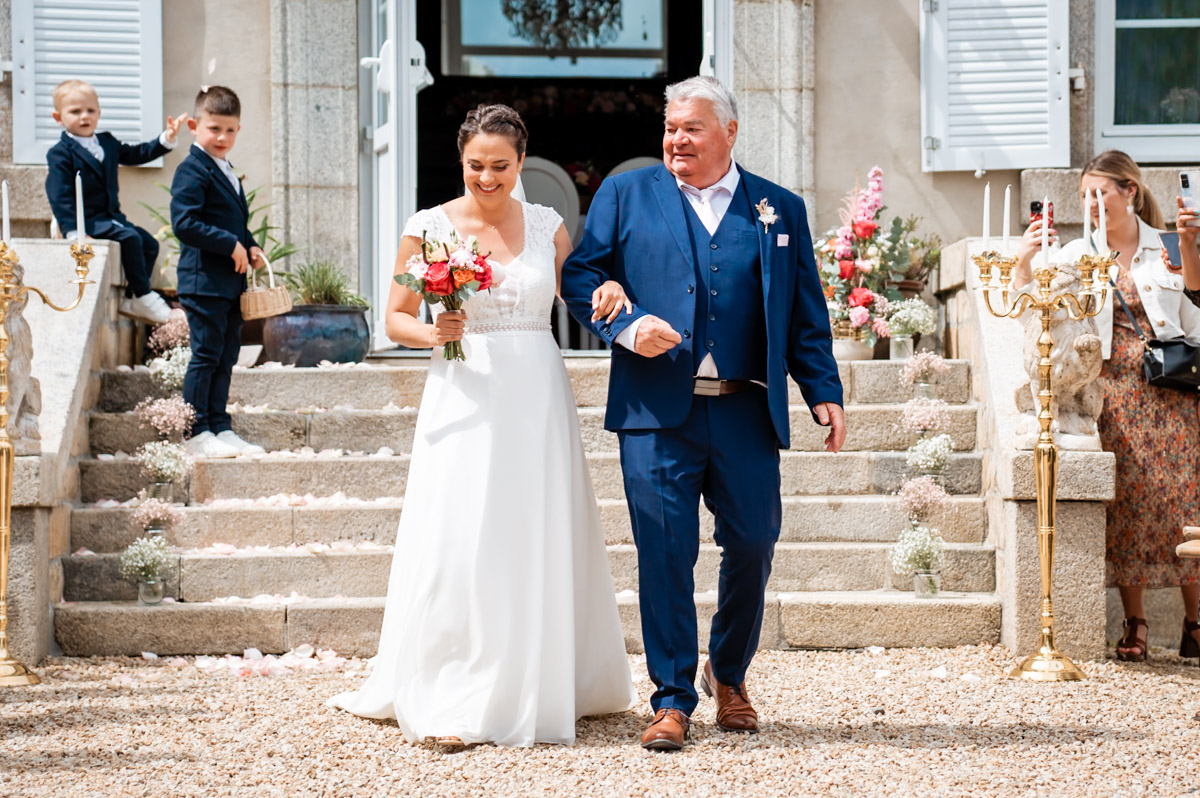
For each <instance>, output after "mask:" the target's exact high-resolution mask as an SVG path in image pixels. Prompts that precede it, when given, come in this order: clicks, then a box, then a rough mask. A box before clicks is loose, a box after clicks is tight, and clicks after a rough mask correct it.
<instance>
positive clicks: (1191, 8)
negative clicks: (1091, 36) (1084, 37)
mask: <svg viewBox="0 0 1200 798" xmlns="http://www.w3.org/2000/svg"><path fill="white" fill-rule="evenodd" d="M1096 73H1097V74H1096V149H1097V150H1107V149H1119V150H1125V151H1126V152H1128V153H1129V154H1130V155H1131V156H1133V158H1134V159H1136V160H1138V161H1149V162H1155V161H1157V162H1169V161H1194V160H1196V159H1197V158H1200V0H1098V1H1097V3H1096Z"/></svg>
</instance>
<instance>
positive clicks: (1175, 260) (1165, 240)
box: [1158, 231, 1183, 267]
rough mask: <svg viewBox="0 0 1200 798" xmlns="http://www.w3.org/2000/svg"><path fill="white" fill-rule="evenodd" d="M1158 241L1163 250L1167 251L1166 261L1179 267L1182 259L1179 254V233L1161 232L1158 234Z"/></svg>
mask: <svg viewBox="0 0 1200 798" xmlns="http://www.w3.org/2000/svg"><path fill="white" fill-rule="evenodd" d="M1158 240H1159V241H1161V242H1162V245H1163V249H1165V250H1166V251H1167V260H1169V261H1171V265H1172V266H1176V267H1178V266H1181V265H1182V264H1183V257H1182V256H1181V255H1180V254H1179V233H1176V232H1173V231H1163V232H1161V233H1159V234H1158Z"/></svg>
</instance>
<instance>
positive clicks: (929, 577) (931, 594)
mask: <svg viewBox="0 0 1200 798" xmlns="http://www.w3.org/2000/svg"><path fill="white" fill-rule="evenodd" d="M941 590H942V575H941V574H938V573H933V572H931V571H918V572H917V573H915V574H913V594H914V595H915V596H916V597H917V598H937V596H938V594H939V593H940V592H941Z"/></svg>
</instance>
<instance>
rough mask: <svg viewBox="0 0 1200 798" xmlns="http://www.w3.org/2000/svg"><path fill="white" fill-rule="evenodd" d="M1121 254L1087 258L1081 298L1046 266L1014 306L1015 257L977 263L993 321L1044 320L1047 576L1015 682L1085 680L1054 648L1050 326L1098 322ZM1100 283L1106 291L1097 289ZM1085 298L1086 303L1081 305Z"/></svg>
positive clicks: (1041, 416)
mask: <svg viewBox="0 0 1200 798" xmlns="http://www.w3.org/2000/svg"><path fill="white" fill-rule="evenodd" d="M1116 257H1117V253H1115V252H1109V253H1107V254H1105V255H1084V256H1083V257H1082V258H1080V260H1079V263H1078V264H1077V266H1078V268H1079V274H1080V281H1081V283H1082V285H1083V290H1082V291H1080V292H1079V296H1076V295H1075V294H1074V293H1072V292H1070V291H1063V292H1061V293H1057V294H1054V293H1052V291H1051V288H1050V284H1051V282H1053V280H1054V277H1055V275H1056V274H1057V273H1058V269H1057V268H1055V267H1054V266H1053V265H1052V264H1049V263H1045V264H1043V265H1042V266H1040V267H1038V268H1037V269H1035V270H1034V272H1033V277H1034V281H1035V282H1036V287H1035V288H1034V292H1033V293H1029V292H1028V291H1024V290H1022V291H1021V292H1019V293H1017V295H1016V296H1015V297H1014V298H1013V299H1012V300H1011V301H1010V300H1009V293H1010V291H1009V288H1010V285H1011V283H1012V272H1013V268H1014V267H1015V266H1016V265H1017V259H1016V258H1015V257H1007V258H1006V257H1001V256H1000V255H999V254H998V253H996V252H984V253H983V254H981V255H975V256H974V257H973V258H972V260H974V261H975V265H976V266H978V267H979V278H980V282H981V283H982V285H980V286H979V288H980V289H982V290H983V299H984V303H985V304H986V305H987V309H988V311H990V312H991V314H992V315H993V316H997V317H999V318H1010V319H1016V318H1019V317H1020V316H1022V315H1023V314H1024V313H1025V311H1027V310H1032V311H1033V312H1035V313H1039V314H1041V321H1042V332H1041V334H1040V335H1039V336H1038V341H1037V346H1038V353H1039V354H1040V356H1041V357H1040V358H1039V359H1038V403H1039V404H1040V405H1041V408H1040V410H1039V411H1038V426H1039V427H1040V431H1039V432H1038V438H1037V446H1036V447H1035V448H1034V451H1033V480H1034V486H1035V489H1036V492H1037V517H1038V561H1039V564H1040V566H1041V576H1042V634H1041V643H1040V645H1039V646H1038V650H1037V651H1036V652H1034V653H1033V654H1030V655H1029V656H1028V657H1026V658H1025V659H1024V660H1022V662H1021V664H1020V665H1018V666H1017V667H1016V668H1014V669H1013V670H1012V671H1011V672H1010V673H1009V676H1011V677H1013V678H1018V679H1031V680H1034V681H1043V682H1059V681H1074V680H1077V679H1082V678H1084V673H1083V671H1082V670H1080V668H1079V666H1078V665H1076V664H1075V663H1074V662H1072V661H1071V660H1070V659H1069V658H1068V657H1066V656H1065V655H1063V654H1061V653H1059V651H1058V649H1057V648H1056V647H1055V645H1054V603H1053V600H1052V598H1051V589H1052V587H1053V582H1054V503H1055V501H1056V500H1057V497H1058V446H1057V445H1056V444H1055V443H1054V433H1053V432H1052V431H1051V429H1050V427H1051V425H1052V424H1053V423H1054V413H1053V410H1052V409H1051V402H1052V400H1053V399H1054V386H1053V385H1052V384H1051V379H1050V375H1051V370H1052V369H1053V365H1054V364H1053V362H1052V361H1051V360H1050V353H1051V351H1052V350H1053V349H1054V338H1053V336H1051V334H1050V322H1051V321H1052V320H1053V318H1054V314H1055V313H1056V312H1057V311H1063V312H1065V313H1066V314H1067V315H1068V316H1069V317H1070V318H1071V319H1073V320H1075V321H1080V320H1082V319H1085V318H1089V317H1092V316H1095V315H1096V314H1097V313H1099V312H1100V309H1101V308H1103V307H1104V301H1105V299H1107V297H1108V288H1107V286H1108V273H1109V269H1110V268H1111V267H1112V265H1113V263H1114V262H1115V261H1116ZM993 272H998V277H999V282H1000V285H999V286H998V288H999V290H1000V301H1001V307H1000V309H999V310H997V309H996V308H994V307H992V291H993V290H995V289H996V288H997V286H996V285H995V284H994V283H993V282H992V275H993ZM1096 283H1099V285H1100V286H1101V287H1100V288H1099V289H1097V288H1096V287H1095V285H1096ZM1081 298H1082V301H1081Z"/></svg>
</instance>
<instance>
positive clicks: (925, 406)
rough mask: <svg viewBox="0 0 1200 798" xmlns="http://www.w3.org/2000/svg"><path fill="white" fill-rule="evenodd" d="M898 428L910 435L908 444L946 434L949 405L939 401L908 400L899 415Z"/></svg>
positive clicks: (948, 423)
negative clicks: (931, 436)
mask: <svg viewBox="0 0 1200 798" xmlns="http://www.w3.org/2000/svg"><path fill="white" fill-rule="evenodd" d="M900 428H901V429H903V430H904V431H905V432H908V433H909V434H910V436H911V437H910V439H909V443H910V444H911V443H916V442H917V441H918V440H920V439H921V438H928V437H929V436H930V435H937V434H939V433H942V432H947V431H949V429H950V405H948V404H946V403H945V402H944V401H942V400H941V399H923V398H913V399H909V400H908V401H907V402H905V403H904V410H903V411H902V412H901V414H900Z"/></svg>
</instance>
